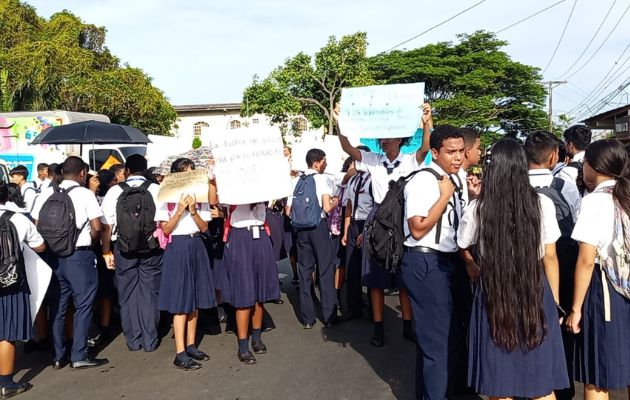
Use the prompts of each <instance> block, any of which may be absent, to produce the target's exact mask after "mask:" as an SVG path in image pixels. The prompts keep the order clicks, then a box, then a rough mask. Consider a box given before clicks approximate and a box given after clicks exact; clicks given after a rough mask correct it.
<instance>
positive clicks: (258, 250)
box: [223, 203, 280, 308]
mask: <svg viewBox="0 0 630 400" xmlns="http://www.w3.org/2000/svg"><path fill="white" fill-rule="evenodd" d="M265 218H266V207H265V205H264V204H262V203H258V204H256V205H250V204H244V205H239V206H236V208H234V209H233V210H232V211H231V213H230V216H229V224H230V231H229V233H228V236H227V243H226V245H225V266H226V270H227V277H228V285H229V291H228V293H227V296H226V295H223V300H224V301H225V302H227V303H229V304H231V305H232V306H234V307H236V308H247V307H251V306H253V305H255V304H256V303H257V302H258V303H265V302H268V301H272V300H277V299H279V298H280V285H279V283H278V267H277V266H276V260H275V258H274V254H273V246H272V244H271V238H270V236H269V233H268V232H267V229H266V228H265V225H264V224H265Z"/></svg>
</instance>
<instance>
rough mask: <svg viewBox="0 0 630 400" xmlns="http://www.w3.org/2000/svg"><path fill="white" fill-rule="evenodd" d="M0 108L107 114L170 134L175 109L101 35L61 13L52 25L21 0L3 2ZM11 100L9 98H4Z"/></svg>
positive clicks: (0, 11)
mask: <svg viewBox="0 0 630 400" xmlns="http://www.w3.org/2000/svg"><path fill="white" fill-rule="evenodd" d="M0 24H1V25H0V26H1V28H2V29H0V68H1V69H3V70H6V71H7V79H6V80H5V79H2V80H1V82H0V83H2V87H1V88H0V90H1V92H2V103H3V104H2V107H3V108H4V109H5V110H6V109H8V108H9V107H7V104H6V101H5V100H6V99H10V101H11V103H12V107H10V108H12V109H14V110H20V111H39V110H46V109H65V110H70V111H82V112H91V113H100V114H105V115H107V116H108V117H109V118H110V119H111V121H112V122H116V123H121V124H128V125H133V126H135V127H137V128H139V129H141V130H142V131H143V132H145V133H154V134H162V135H163V134H168V133H169V132H170V128H171V126H172V125H173V123H174V122H175V119H176V118H177V115H176V113H175V110H174V109H173V107H172V106H171V105H170V103H169V102H168V99H167V98H166V97H165V96H164V93H163V92H162V91H160V90H159V89H157V88H155V87H154V86H153V85H152V84H151V78H149V77H148V76H147V75H146V74H145V73H144V72H143V71H142V70H140V69H137V68H132V67H130V66H128V65H122V66H121V65H120V60H119V59H118V58H117V57H115V56H114V55H112V54H111V52H110V51H109V49H108V48H107V47H106V46H105V38H106V29H105V28H104V27H98V26H95V25H91V24H86V23H84V22H83V21H82V20H81V19H80V18H78V17H77V16H75V15H74V14H72V13H70V12H69V11H62V12H59V13H56V14H54V15H53V16H51V17H50V19H49V20H46V19H44V18H41V17H39V16H38V15H37V13H36V11H35V9H34V8H33V7H31V6H29V5H26V4H22V3H21V2H20V1H18V0H0ZM6 96H10V97H6Z"/></svg>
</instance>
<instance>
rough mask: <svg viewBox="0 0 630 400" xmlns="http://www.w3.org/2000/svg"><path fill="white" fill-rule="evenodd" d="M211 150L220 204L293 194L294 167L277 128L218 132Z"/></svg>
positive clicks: (240, 202)
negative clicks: (287, 156)
mask: <svg viewBox="0 0 630 400" xmlns="http://www.w3.org/2000/svg"><path fill="white" fill-rule="evenodd" d="M211 146H212V154H213V155H214V159H215V163H216V164H215V167H214V175H215V177H216V181H217V192H218V196H219V202H221V203H224V204H232V205H239V204H251V203H258V202H263V201H269V200H270V199H282V198H284V197H287V196H289V195H290V194H291V193H292V190H293V186H292V185H291V175H290V166H289V162H288V160H287V158H286V157H285V156H284V151H283V148H284V146H283V144H282V136H281V134H280V131H279V130H278V129H277V128H276V129H274V128H270V127H256V128H252V127H250V128H241V129H230V130H226V131H223V132H215V133H213V134H212V137H211Z"/></svg>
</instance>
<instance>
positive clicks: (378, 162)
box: [355, 150, 419, 290]
mask: <svg viewBox="0 0 630 400" xmlns="http://www.w3.org/2000/svg"><path fill="white" fill-rule="evenodd" d="M355 168H356V170H357V171H364V172H369V174H370V176H371V179H372V195H373V197H374V207H372V209H371V211H370V214H369V215H368V217H367V219H366V226H369V225H370V223H371V222H372V221H373V220H374V218H375V217H376V212H377V211H378V207H379V205H380V204H381V202H382V201H383V199H384V198H385V195H386V194H387V191H388V190H389V182H391V181H397V180H398V179H399V178H401V177H403V176H407V175H409V174H410V173H412V172H413V171H415V170H417V169H419V165H418V161H417V160H416V154H415V153H414V154H403V153H402V152H401V153H399V154H398V157H396V159H395V160H393V161H390V160H389V159H388V158H387V156H386V155H385V154H376V153H371V152H367V151H363V150H361V161H357V162H355ZM368 241H369V229H366V231H365V233H364V236H363V243H368ZM367 247H368V246H363V260H362V271H361V275H362V280H363V285H365V286H367V287H369V288H379V289H394V290H397V289H399V288H400V284H401V281H400V273H396V274H394V275H393V274H390V273H389V272H388V271H386V270H385V269H384V268H382V267H380V266H378V265H376V264H374V263H373V262H372V261H371V260H370V258H369V254H368V250H367Z"/></svg>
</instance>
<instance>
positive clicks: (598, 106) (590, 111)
mask: <svg viewBox="0 0 630 400" xmlns="http://www.w3.org/2000/svg"><path fill="white" fill-rule="evenodd" d="M628 86H630V78H628V79H627V80H626V81H624V82H623V83H622V84H621V85H619V87H618V88H617V89H615V90H613V91H612V92H610V93H609V94H607V95H606V96H604V97H602V98H601V99H600V100H599V101H598V102H597V103H595V104H594V105H593V106H592V107H587V110H586V111H585V112H583V113H582V114H580V115H579V116H578V117H576V118H574V120H577V121H579V120H581V119H583V118H584V117H586V116H588V115H593V114H596V113H598V112H599V111H601V110H602V109H603V108H604V107H606V106H607V105H608V104H610V102H611V101H612V100H613V99H614V98H615V97H616V96H617V95H619V94H620V93H622V92H623V91H624V90H625V88H627V87H628Z"/></svg>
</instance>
